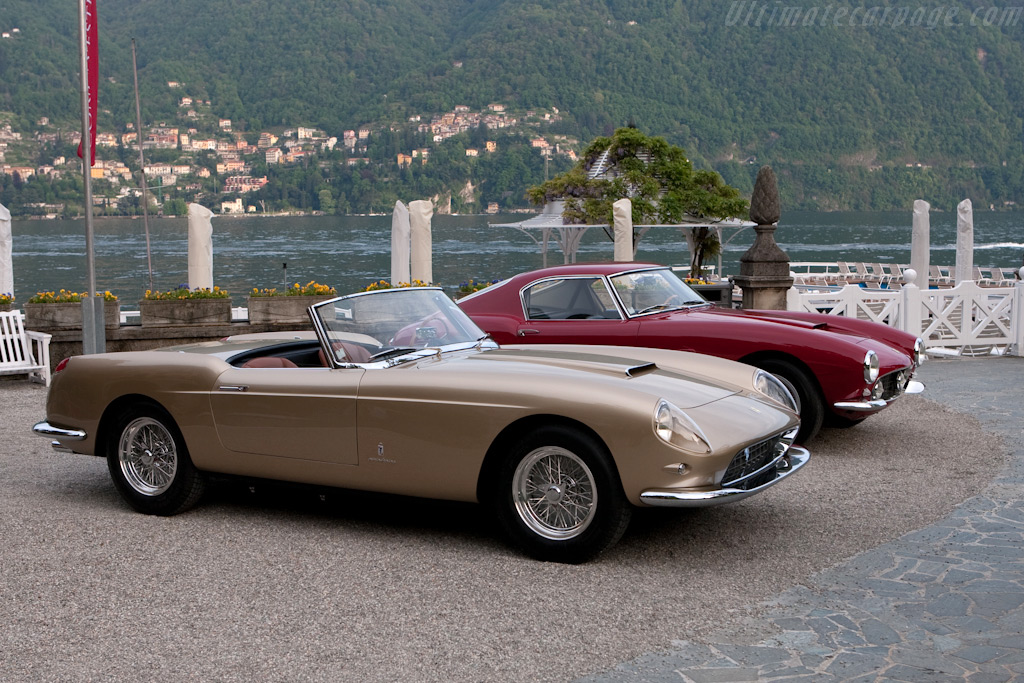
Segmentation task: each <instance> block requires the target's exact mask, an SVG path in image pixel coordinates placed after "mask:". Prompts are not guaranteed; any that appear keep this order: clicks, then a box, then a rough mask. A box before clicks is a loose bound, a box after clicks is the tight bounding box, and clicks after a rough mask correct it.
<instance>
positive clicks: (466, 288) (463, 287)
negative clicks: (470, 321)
mask: <svg viewBox="0 0 1024 683" xmlns="http://www.w3.org/2000/svg"><path fill="white" fill-rule="evenodd" d="M498 282H501V280H491V281H490V282H487V281H485V280H474V279H473V278H470V279H469V280H466V281H465V282H460V283H459V288H458V289H456V290H455V295H454V296H453V297H452V298H454V299H455V300H458V299H461V298H462V297H464V296H468V295H470V294H472V293H473V292H479V291H480V290H481V289H486V288H487V287H490V286H491V285H493V284H496V283H498Z"/></svg>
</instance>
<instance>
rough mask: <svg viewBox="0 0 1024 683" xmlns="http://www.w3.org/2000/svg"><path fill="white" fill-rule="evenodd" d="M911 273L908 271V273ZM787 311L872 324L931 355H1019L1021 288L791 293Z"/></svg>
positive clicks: (1023, 338)
mask: <svg viewBox="0 0 1024 683" xmlns="http://www.w3.org/2000/svg"><path fill="white" fill-rule="evenodd" d="M911 273H912V271H911ZM787 305H788V308H789V310H791V311H812V312H816V313H828V314H830V315H845V316H851V317H857V318H861V319H863V320H873V321H875V322H877V323H881V324H883V325H889V326H890V327H895V328H898V329H901V330H903V331H905V332H909V333H910V334H913V335H915V336H919V337H921V338H922V339H924V342H925V346H926V347H927V348H928V349H929V350H930V351H933V352H939V353H942V352H945V353H957V354H961V355H965V356H966V355H970V356H977V355H988V354H1005V355H1014V356H1022V355H1024V283H1021V282H1018V283H1017V284H1015V285H1013V286H1012V287H980V286H979V285H978V284H977V283H975V282H973V281H965V282H961V283H960V284H958V285H957V286H955V287H950V288H946V289H925V290H922V289H920V288H918V287H917V286H916V285H914V284H913V275H910V277H908V284H905V285H903V287H901V288H900V289H870V288H865V287H859V286H857V285H846V286H843V287H833V288H829V287H806V288H797V287H794V288H791V289H790V290H789V295H788V299H787Z"/></svg>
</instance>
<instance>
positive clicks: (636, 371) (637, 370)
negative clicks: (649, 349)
mask: <svg viewBox="0 0 1024 683" xmlns="http://www.w3.org/2000/svg"><path fill="white" fill-rule="evenodd" d="M657 369H658V366H657V365H655V364H654V363H647V364H645V365H635V366H633V367H631V368H629V369H627V370H626V377H639V376H640V375H646V374H647V373H649V372H654V371H655V370H657Z"/></svg>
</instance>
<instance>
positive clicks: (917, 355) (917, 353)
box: [914, 337, 924, 368]
mask: <svg viewBox="0 0 1024 683" xmlns="http://www.w3.org/2000/svg"><path fill="white" fill-rule="evenodd" d="M922 361H924V340H923V339H921V338H920V337H918V338H917V339H916V340H914V367H915V368H916V367H918V366H919V365H921V363H922Z"/></svg>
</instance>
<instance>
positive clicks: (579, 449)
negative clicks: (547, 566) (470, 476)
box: [490, 425, 633, 564]
mask: <svg viewBox="0 0 1024 683" xmlns="http://www.w3.org/2000/svg"><path fill="white" fill-rule="evenodd" d="M492 483H493V485H494V490H492V491H490V496H491V499H490V500H491V504H492V507H493V509H494V512H495V514H496V516H497V518H498V521H499V522H500V523H501V526H502V528H503V529H504V530H505V532H506V533H507V534H508V535H509V537H510V538H511V539H512V541H513V542H514V543H515V544H516V545H517V546H519V547H521V548H522V549H523V550H524V551H526V552H527V553H528V554H529V555H531V556H532V557H534V558H536V559H538V560H544V561H548V562H565V563H568V564H578V563H580V562H586V561H587V560H589V559H591V558H593V557H594V556H596V555H597V554H598V553H600V552H601V551H603V550H605V549H606V548H608V547H609V546H611V545H613V544H614V543H615V542H616V541H618V540H619V538H620V537H621V536H622V534H623V533H624V532H625V531H626V527H627V526H629V519H630V516H631V515H632V511H633V509H632V506H631V505H630V503H629V501H628V500H626V496H625V494H624V493H623V492H622V483H621V481H620V480H619V474H618V471H617V470H616V468H615V464H614V462H613V461H612V458H611V456H610V455H609V454H608V451H607V450H606V449H605V447H604V446H603V445H602V444H600V443H599V442H597V441H596V440H595V439H593V438H592V437H590V436H588V435H586V434H583V433H582V432H580V431H578V430H575V429H569V428H566V427H561V426H554V425H552V426H547V427H541V428H539V429H536V430H534V431H532V432H531V433H529V434H527V435H526V436H525V437H524V438H522V439H521V440H520V441H519V442H518V443H516V444H515V445H514V446H513V447H512V448H511V449H509V452H508V454H507V456H506V457H505V459H504V460H503V461H502V463H501V465H500V467H499V469H498V472H497V476H496V477H495V479H494V481H493V482H492ZM531 491H532V492H533V494H534V495H532V496H531V495H529V494H530V492H531Z"/></svg>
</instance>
